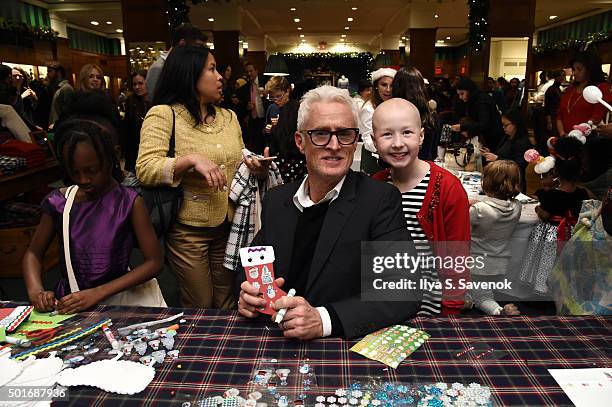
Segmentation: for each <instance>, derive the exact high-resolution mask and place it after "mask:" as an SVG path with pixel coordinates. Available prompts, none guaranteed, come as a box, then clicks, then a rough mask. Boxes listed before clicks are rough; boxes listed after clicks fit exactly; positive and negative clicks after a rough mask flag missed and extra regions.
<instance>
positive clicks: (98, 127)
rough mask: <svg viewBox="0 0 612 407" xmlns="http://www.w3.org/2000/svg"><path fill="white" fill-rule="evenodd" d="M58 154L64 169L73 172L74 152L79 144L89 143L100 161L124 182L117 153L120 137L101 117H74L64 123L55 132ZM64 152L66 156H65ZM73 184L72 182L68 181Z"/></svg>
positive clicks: (114, 176)
mask: <svg viewBox="0 0 612 407" xmlns="http://www.w3.org/2000/svg"><path fill="white" fill-rule="evenodd" d="M55 140H56V152H57V157H58V159H59V161H60V162H61V163H62V165H63V166H64V168H66V169H68V170H72V166H73V163H74V151H75V150H76V146H77V144H78V143H89V144H90V145H91V146H92V148H93V149H94V151H95V152H96V155H97V156H98V160H100V162H101V163H103V165H104V167H105V169H107V170H110V172H111V176H112V177H113V178H114V179H115V180H116V181H117V182H118V183H121V182H122V181H123V171H121V166H120V164H119V158H118V157H117V152H116V151H115V145H116V141H117V140H118V136H117V134H116V131H115V129H114V127H113V125H112V124H111V123H110V122H109V121H108V120H106V119H104V118H101V117H88V118H83V117H74V118H70V119H68V120H65V121H62V122H61V124H60V126H59V127H58V128H57V130H56V132H55ZM64 152H65V153H66V155H64ZM67 181H70V183H72V180H67Z"/></svg>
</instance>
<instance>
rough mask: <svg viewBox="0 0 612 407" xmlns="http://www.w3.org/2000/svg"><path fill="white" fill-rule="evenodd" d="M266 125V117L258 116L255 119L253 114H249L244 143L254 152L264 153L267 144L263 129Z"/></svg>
mask: <svg viewBox="0 0 612 407" xmlns="http://www.w3.org/2000/svg"><path fill="white" fill-rule="evenodd" d="M265 126H266V119H265V118H263V117H258V118H256V119H253V117H252V116H249V121H248V125H247V130H246V138H245V140H244V145H245V146H246V148H248V149H249V150H251V151H252V152H254V153H257V154H263V150H264V148H265V144H266V143H265V138H264V134H263V129H264V127H265Z"/></svg>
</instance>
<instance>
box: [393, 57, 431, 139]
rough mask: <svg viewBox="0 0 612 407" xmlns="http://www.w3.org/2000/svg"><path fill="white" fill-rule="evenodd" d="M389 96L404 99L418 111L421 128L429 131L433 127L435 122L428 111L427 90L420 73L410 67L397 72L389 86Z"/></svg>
mask: <svg viewBox="0 0 612 407" xmlns="http://www.w3.org/2000/svg"><path fill="white" fill-rule="evenodd" d="M391 94H392V96H393V97H394V98H402V99H406V100H407V101H409V102H411V103H412V104H414V105H415V106H416V107H417V109H419V113H420V114H421V122H422V123H423V127H425V128H430V129H433V128H434V127H435V120H434V117H433V115H432V113H431V111H430V110H429V103H428V101H429V99H428V97H427V89H426V88H425V80H424V79H423V75H421V71H419V70H418V69H416V68H415V67H412V66H410V67H404V68H402V69H400V70H399V71H397V73H396V74H395V78H393V82H392V84H391Z"/></svg>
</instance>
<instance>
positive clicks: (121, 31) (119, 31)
mask: <svg viewBox="0 0 612 407" xmlns="http://www.w3.org/2000/svg"><path fill="white" fill-rule="evenodd" d="M115 31H117V32H118V33H119V34H122V33H123V30H122V29H121V28H117V29H116V30H115Z"/></svg>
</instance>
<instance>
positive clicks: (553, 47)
mask: <svg viewBox="0 0 612 407" xmlns="http://www.w3.org/2000/svg"><path fill="white" fill-rule="evenodd" d="M610 37H612V33H610V32H608V31H601V32H592V33H588V34H587V35H585V37H584V38H582V39H575V38H568V39H565V40H561V41H556V42H553V43H551V44H545V45H538V46H535V47H533V53H534V54H543V53H546V52H555V51H564V50H566V49H570V48H578V49H582V50H584V49H587V48H588V47H589V46H590V45H591V44H593V43H596V42H602V41H605V40H607V39H609V38H610Z"/></svg>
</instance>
